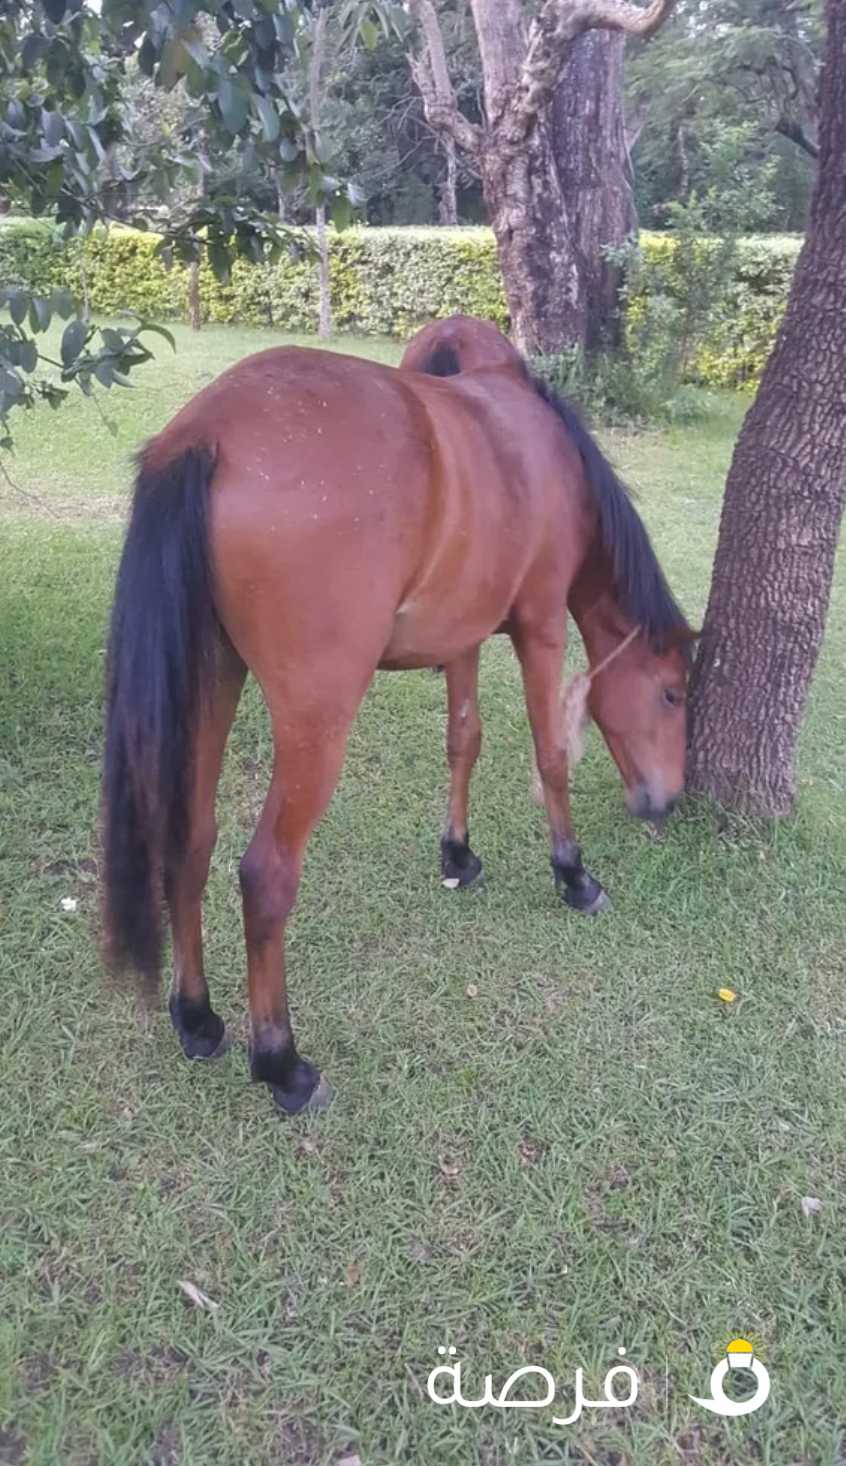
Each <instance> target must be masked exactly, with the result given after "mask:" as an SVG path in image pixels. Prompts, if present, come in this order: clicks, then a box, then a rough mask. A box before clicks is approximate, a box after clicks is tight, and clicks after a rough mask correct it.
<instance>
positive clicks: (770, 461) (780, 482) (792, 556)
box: [688, 0, 846, 815]
mask: <svg viewBox="0 0 846 1466" xmlns="http://www.w3.org/2000/svg"><path fill="white" fill-rule="evenodd" d="M827 15H828V42H827V50H826V60H825V65H824V70H823V78H822V125H821V142H820V147H821V158H820V172H819V177H818V181H817V188H816V193H815V196H814V204H813V208H812V216H811V225H810V229H809V232H808V235H807V238H806V241H805V245H804V248H803V250H802V253H801V255H800V258H799V262H798V265H797V268H796V274H795V276H794V281H793V288H792V291H791V294H790V301H789V303H788V308H787V313H786V315H785V319H784V323H783V325H782V328H781V331H780V333H779V337H778V340H777V342H776V346H775V349H774V351H773V354H772V357H771V358H770V361H769V362H768V364H767V367H766V370H765V372H764V377H763V380H762V382H761V387H760V390H759V392H758V396H757V398H756V400H755V403H754V405H753V407H752V409H751V411H750V412H749V415H748V417H747V419H746V422H745V423H744V425H743V430H742V432H741V434H740V438H739V440H738V443H737V447H736V449H735V453H734V459H733V462H732V466H731V470H730V472H729V477H728V482H727V485H726V495H725V501H724V504H723V514H722V522H721V525H720V535H719V542H718V545H717V554H716V560H715V562H714V577H713V582H712V586H711V596H710V600H709V603H708V610H707V613H706V617H705V628H704V634H703V640H702V646H701V649H700V654H699V657H698V660H697V664H696V667H695V670H694V678H693V685H692V689H691V748H690V763H689V776H688V780H689V785H690V787H691V788H692V789H693V790H695V791H698V792H701V793H705V794H708V795H710V796H712V797H713V798H715V799H716V800H718V801H719V802H720V803H721V804H723V805H725V806H727V807H729V808H732V809H736V810H741V811H748V812H753V813H759V814H765V815H780V814H786V813H788V812H789V810H790V809H791V806H792V803H793V799H794V793H795V773H794V759H795V750H796V742H797V737H798V733H799V728H800V724H801V720H802V715H803V712H804V709H805V703H806V699H807V695H808V688H809V685H810V682H811V677H812V675H813V672H814V667H815V664H816V660H817V654H818V652H819V648H820V643H821V641H822V636H823V630H824V626H825V619H826V613H827V609H828V600H829V593H830V588H831V580H832V574H833V568H834V556H835V549H836V545H837V537H838V531H839V527H840V520H841V517H842V514H843V501H844V490H846V6H844V5H843V3H842V0H828V6H827Z"/></svg>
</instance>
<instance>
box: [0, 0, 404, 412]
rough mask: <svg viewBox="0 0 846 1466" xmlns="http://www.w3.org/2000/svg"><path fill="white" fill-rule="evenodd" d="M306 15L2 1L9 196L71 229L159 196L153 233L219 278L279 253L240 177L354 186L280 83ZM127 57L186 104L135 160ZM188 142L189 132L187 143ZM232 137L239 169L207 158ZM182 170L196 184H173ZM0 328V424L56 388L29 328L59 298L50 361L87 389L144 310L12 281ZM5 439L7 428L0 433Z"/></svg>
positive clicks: (151, 4) (374, 12) (332, 199)
mask: <svg viewBox="0 0 846 1466" xmlns="http://www.w3.org/2000/svg"><path fill="white" fill-rule="evenodd" d="M350 8H351V9H353V10H354V12H355V20H356V24H357V25H358V26H359V27H360V26H362V25H372V24H374V17H376V18H380V19H384V16H385V13H386V12H387V10H389V9H390V7H389V6H388V5H386V4H384V3H382V0H354V4H353V5H352V7H350ZM307 18H308V5H307V4H306V3H305V0H303V3H300V0H276V3H274V4H273V5H270V6H269V5H268V4H267V3H265V0H182V3H180V5H178V6H174V7H168V6H162V5H159V4H158V3H157V0H99V3H94V0H34V3H30V0H8V3H6V4H5V5H4V7H3V10H2V12H0V188H1V189H2V190H3V192H4V193H5V194H6V196H7V197H9V198H10V199H11V200H12V202H13V203H16V204H18V205H20V206H22V207H23V208H24V209H25V210H26V211H27V212H29V213H31V214H34V215H38V214H43V213H51V214H52V215H53V217H54V218H55V219H57V221H58V222H59V223H61V224H63V225H64V226H65V230H66V232H67V233H74V232H79V231H83V230H86V229H90V228H91V227H93V226H94V225H95V224H96V223H99V222H101V221H103V220H109V219H124V220H130V221H132V222H135V223H139V224H141V225H142V226H143V225H146V224H149V223H150V222H151V220H150V204H149V200H150V199H151V198H158V199H159V200H164V199H168V200H169V203H170V207H169V209H168V213H167V216H166V217H165V218H164V219H162V218H161V217H160V216H159V217H158V218H157V219H156V222H157V223H159V224H160V225H161V226H162V228H163V234H164V238H163V241H162V248H163V249H165V250H167V251H169V252H171V253H172V254H174V255H176V256H177V257H179V258H181V259H183V260H184V261H186V262H191V261H196V260H197V258H198V254H199V251H200V250H203V251H205V253H206V254H207V256H208V258H209V260H210V262H211V265H212V267H213V268H214V270H215V271H216V272H217V273H218V274H219V275H220V276H221V277H225V276H226V275H227V273H228V271H229V268H230V266H231V263H232V260H233V258H234V257H235V256H237V255H241V256H244V257H246V258H248V259H251V260H253V261H261V260H265V259H272V258H274V257H275V256H278V254H279V251H280V250H281V249H282V248H283V247H284V245H285V243H286V240H285V236H284V234H283V233H282V232H281V231H280V228H279V222H278V218H277V217H276V216H275V215H274V214H270V213H269V212H267V211H266V210H263V209H261V208H260V207H257V206H256V205H255V203H254V202H253V199H252V197H251V194H250V192H249V190H248V189H247V188H245V187H243V186H242V182H241V180H242V178H246V179H249V178H252V177H253V175H254V174H255V172H256V171H257V168H259V167H261V168H263V169H264V170H265V171H270V170H271V169H277V170H278V171H279V173H280V174H281V176H282V177H283V178H284V180H285V181H286V182H291V183H299V182H301V181H303V180H304V181H305V182H306V184H307V187H308V190H309V193H310V196H311V198H312V201H313V203H314V204H315V205H317V204H321V203H322V204H326V205H329V206H330V207H333V208H335V209H337V210H339V211H340V212H341V214H342V215H345V216H348V212H349V200H348V198H347V197H346V196H345V193H344V190H343V189H342V188H341V186H340V184H339V183H338V181H337V179H335V178H334V177H332V176H330V175H329V174H328V173H327V172H326V170H325V169H324V167H323V165H322V163H321V161H320V156H319V149H318V148H317V147H316V145H315V139H314V136H313V132H312V130H311V129H310V127H309V126H308V124H307V122H304V121H303V118H302V114H301V112H300V111H299V109H297V108H296V107H295V106H294V105H292V101H291V98H290V96H289V94H288V91H287V88H286V61H288V60H289V59H290V57H291V55H292V54H295V53H296V50H297V45H298V39H299V37H300V35H301V34H302V32H303V29H304V26H305V22H306V20H307ZM135 65H137V67H138V68H140V71H141V73H142V74H143V75H144V76H146V77H148V78H149V79H150V80H151V81H152V82H153V83H154V85H155V86H156V88H158V89H159V90H160V91H162V92H165V93H167V92H172V91H173V90H174V89H176V88H179V89H181V90H182V91H183V92H184V93H185V94H186V95H187V98H188V99H190V101H191V103H193V104H194V106H193V107H192V108H190V109H189V110H188V112H187V113H186V117H185V118H183V123H182V125H181V126H180V128H179V129H178V132H179V138H178V141H177V140H176V139H174V136H173V131H172V130H169V129H165V130H163V131H162V132H161V133H157V134H156V135H155V136H153V137H150V138H149V139H148V141H147V146H146V148H144V149H140V148H139V145H138V142H137V141H136V142H135V160H134V166H132V167H127V166H125V165H124V164H123V163H122V162H121V161H120V157H119V147H120V145H121V144H122V143H123V142H125V141H126V140H127V138H128V137H129V135H130V118H129V115H128V112H127V105H128V103H127V92H126V81H127V76H128V74H129V73H130V72H131V70H132V68H133V67H134V66H135ZM192 145H193V146H192ZM232 151H237V155H238V169H237V171H236V170H223V171H219V170H218V169H214V170H212V168H211V167H210V166H206V167H204V166H203V162H202V157H203V155H204V154H205V155H206V156H207V157H211V156H212V155H214V154H217V155H222V154H225V153H227V152H232ZM179 182H182V183H183V184H185V183H187V184H188V185H190V186H189V187H187V188H185V189H184V190H183V191H182V193H181V194H179V193H177V192H176V190H175V185H177V184H178V183H179ZM6 302H7V303H8V305H9V308H10V311H11V323H10V324H9V325H8V326H3V327H0V423H4V424H5V422H6V420H7V418H8V413H9V411H10V410H11V409H12V408H13V407H16V406H21V405H24V406H26V405H31V404H32V403H33V402H34V401H35V400H36V398H37V397H39V396H41V397H46V398H47V400H48V401H50V402H51V403H52V404H53V405H58V404H59V403H60V402H61V401H62V399H63V397H64V396H65V395H66V392H65V387H64V386H58V385H56V383H55V382H54V381H51V380H49V379H47V380H45V379H44V377H43V376H41V375H40V367H41V366H42V365H43V364H44V363H43V360H42V356H41V353H40V351H39V348H38V344H37V342H36V340H35V337H36V336H37V335H38V333H40V332H41V331H43V330H45V329H46V327H47V326H48V325H49V323H50V320H51V319H52V317H53V315H54V314H55V312H56V310H61V311H62V312H63V313H64V314H65V315H66V316H67V315H71V316H72V319H70V320H69V322H68V325H67V326H66V328H65V331H64V334H63V337H62V343H61V361H60V362H59V363H58V365H59V366H60V370H61V379H62V382H63V383H68V382H71V381H73V380H76V381H78V382H79V384H80V385H81V386H82V387H83V389H84V390H90V388H91V386H92V383H93V381H94V380H96V381H98V382H99V383H100V384H101V385H103V386H110V385H111V384H112V383H113V382H123V381H124V380H125V377H126V373H127V372H128V371H129V370H131V369H132V368H133V367H134V366H137V365H138V364H139V363H140V362H142V361H144V360H146V359H147V358H148V357H149V355H150V353H149V350H148V348H147V346H146V344H145V341H144V332H145V329H148V328H146V327H145V326H144V324H143V323H141V324H139V326H136V327H134V328H128V329H124V328H120V329H114V330H109V331H108V333H107V332H105V331H104V332H103V333H100V334H99V335H98V333H97V332H96V330H95V328H93V327H92V326H90V325H89V324H88V323H87V322H86V321H85V320H83V319H82V316H81V314H80V312H79V311H78V310H76V311H74V307H73V303H72V302H70V301H69V300H68V298H67V296H66V294H64V293H62V294H61V295H59V296H57V297H56V298H54V299H51V300H36V299H31V298H30V297H29V296H28V295H26V293H25V292H23V291H21V290H16V291H12V292H7V293H6ZM4 440H5V441H8V432H7V431H5V432H4Z"/></svg>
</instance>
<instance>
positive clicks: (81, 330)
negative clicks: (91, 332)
mask: <svg viewBox="0 0 846 1466" xmlns="http://www.w3.org/2000/svg"><path fill="white" fill-rule="evenodd" d="M87 337H88V327H87V326H86V324H85V322H84V321H80V320H75V321H69V322H68V324H67V325H66V326H65V329H64V331H63V333H62V347H61V353H62V364H63V365H64V366H66V367H69V366H71V365H72V364H73V363H74V362H75V361H76V358H77V357H78V356H79V353H80V352H81V350H82V348H83V346H84V345H85V342H86V339H87Z"/></svg>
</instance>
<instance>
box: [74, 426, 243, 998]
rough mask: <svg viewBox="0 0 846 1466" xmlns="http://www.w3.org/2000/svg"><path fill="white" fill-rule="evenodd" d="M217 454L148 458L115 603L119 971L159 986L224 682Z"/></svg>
mask: <svg viewBox="0 0 846 1466" xmlns="http://www.w3.org/2000/svg"><path fill="white" fill-rule="evenodd" d="M213 472H214V457H213V455H212V453H211V452H209V451H208V450H207V449H204V448H189V449H187V450H186V451H185V452H183V453H181V454H180V455H179V456H178V457H176V458H174V459H172V460H171V461H170V462H169V463H167V464H166V466H165V467H163V468H151V467H149V466H147V465H146V464H145V461H144V456H143V455H142V458H141V462H140V467H139V472H138V478H137V480H136V484H135V496H134V499H133V504H132V514H131V517H130V522H129V529H128V531H127V535H126V541H125V543H124V547H123V555H122V557H121V562H120V568H119V570H118V577H117V587H116V592H115V600H114V606H113V610H112V622H111V633H110V637H109V650H108V664H107V674H106V678H107V680H106V697H107V712H106V750H105V761H104V767H103V824H104V830H103V835H104V880H103V896H104V903H103V904H104V911H103V918H104V926H105V944H104V945H105V955H106V960H107V962H108V964H109V966H111V967H113V968H116V969H118V970H120V969H124V968H127V967H131V968H133V969H135V971H136V972H138V973H139V974H140V975H141V976H142V977H143V978H144V979H145V980H146V985H147V987H148V989H151V990H152V989H154V988H155V987H156V985H157V983H158V977H159V970H160V966H161V934H162V902H163V896H164V893H165V891H166V888H167V881H168V874H169V872H170V871H171V870H172V869H173V868H174V866H175V864H176V863H177V862H178V860H179V858H180V856H181V854H182V853H183V852H184V849H185V845H186V840H187V838H188V822H189V799H190V791H191V776H192V766H193V756H194V739H195V733H196V727H197V722H198V716H199V712H200V707H201V703H202V700H203V698H204V697H205V696H206V695H207V694H208V692H209V689H210V687H211V685H212V680H213V677H214V659H215V651H216V646H217V640H218V622H217V616H216V613H215V607H214V596H213V575H212V562H211V547H210V543H209V489H210V485H211V480H212V475H213Z"/></svg>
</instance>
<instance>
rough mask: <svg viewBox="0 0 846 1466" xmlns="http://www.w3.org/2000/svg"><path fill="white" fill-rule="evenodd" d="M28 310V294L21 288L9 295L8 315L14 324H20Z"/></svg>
mask: <svg viewBox="0 0 846 1466" xmlns="http://www.w3.org/2000/svg"><path fill="white" fill-rule="evenodd" d="M28 310H29V296H28V295H26V294H25V292H24V291H23V290H16V291H15V293H14V295H10V296H9V315H10V316H11V317H12V320H13V321H14V323H15V325H16V326H22V325H23V323H24V321H25V320H26V313H27V311H28Z"/></svg>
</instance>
